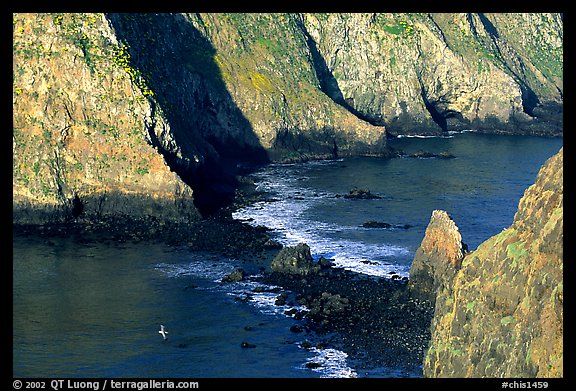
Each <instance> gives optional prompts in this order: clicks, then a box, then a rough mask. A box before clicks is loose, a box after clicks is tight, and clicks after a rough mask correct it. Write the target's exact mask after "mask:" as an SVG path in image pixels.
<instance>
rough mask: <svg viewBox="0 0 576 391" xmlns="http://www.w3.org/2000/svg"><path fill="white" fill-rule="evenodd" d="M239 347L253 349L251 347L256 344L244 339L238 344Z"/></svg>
mask: <svg viewBox="0 0 576 391" xmlns="http://www.w3.org/2000/svg"><path fill="white" fill-rule="evenodd" d="M240 347H241V348H243V349H253V348H255V347H256V345H254V344H252V343H249V342H246V341H243V342H242V343H241V344H240Z"/></svg>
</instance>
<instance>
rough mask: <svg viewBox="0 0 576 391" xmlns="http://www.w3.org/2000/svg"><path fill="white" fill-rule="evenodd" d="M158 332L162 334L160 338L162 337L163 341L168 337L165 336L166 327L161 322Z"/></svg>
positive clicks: (166, 332)
mask: <svg viewBox="0 0 576 391" xmlns="http://www.w3.org/2000/svg"><path fill="white" fill-rule="evenodd" d="M158 332H159V333H160V334H162V338H164V341H166V340H167V339H168V337H167V336H166V334H168V331H166V328H165V327H164V325H163V324H161V325H160V331H158Z"/></svg>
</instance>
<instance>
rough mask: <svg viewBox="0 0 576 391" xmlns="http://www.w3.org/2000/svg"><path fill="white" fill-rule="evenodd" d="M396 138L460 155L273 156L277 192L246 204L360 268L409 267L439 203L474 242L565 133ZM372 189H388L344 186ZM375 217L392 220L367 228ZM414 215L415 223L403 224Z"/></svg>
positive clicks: (501, 222) (262, 181) (506, 215)
mask: <svg viewBox="0 0 576 391" xmlns="http://www.w3.org/2000/svg"><path fill="white" fill-rule="evenodd" d="M389 144H390V145H391V146H392V147H394V148H396V149H399V150H403V151H404V152H406V153H408V154H413V153H415V152H417V151H422V150H424V151H427V152H432V153H435V154H440V153H441V152H447V153H449V154H452V155H454V156H455V158H453V159H439V158H408V157H404V158H395V159H380V158H352V159H341V160H336V161H323V162H309V163H303V164H292V165H272V166H269V167H267V168H265V169H264V170H262V171H261V172H259V173H257V174H255V175H254V178H255V181H256V182H257V183H258V186H259V188H260V189H261V190H264V191H266V192H269V194H270V196H271V197H272V198H273V199H275V200H277V201H276V202H260V203H257V204H255V205H253V206H251V207H249V208H246V209H244V210H242V211H240V212H238V213H237V214H236V215H235V216H236V217H237V218H245V219H251V220H250V223H251V224H255V225H258V224H262V225H265V226H268V227H272V228H274V229H275V231H276V233H277V237H278V240H280V241H281V242H283V243H284V244H295V243H297V242H306V243H308V244H309V245H310V246H311V248H312V251H313V253H314V255H316V257H320V256H325V257H328V258H333V259H335V260H336V264H338V265H340V266H343V267H346V268H348V269H350V270H355V271H358V272H363V273H367V274H373V275H380V276H386V275H388V273H389V272H391V271H395V272H397V273H398V274H400V275H408V271H409V269H410V265H411V262H412V259H413V257H414V253H415V252H416V249H417V248H418V246H419V244H420V242H421V241H422V238H423V236H424V232H425V230H426V226H427V225H428V222H429V221H430V216H431V214H432V211H433V210H434V209H443V210H446V211H447V212H448V213H449V214H450V216H451V217H452V218H453V219H454V221H455V222H456V225H457V226H458V227H459V229H460V232H461V234H462V238H463V241H464V242H465V243H466V244H467V245H468V247H469V249H470V250H473V249H475V248H476V247H477V246H478V245H479V244H480V243H482V242H483V241H484V240H486V239H488V238H489V237H491V236H493V235H495V234H497V233H499V232H500V231H502V229H504V228H506V227H508V226H509V225H510V224H511V223H512V220H513V218H514V214H515V212H516V209H517V207H518V201H519V200H520V198H521V197H522V195H523V193H524V190H525V189H526V188H527V187H528V186H530V185H531V184H532V183H534V180H535V178H536V175H537V173H538V170H539V168H540V167H541V165H542V164H543V163H544V162H545V161H546V160H547V159H548V158H549V157H551V156H552V155H554V154H555V153H556V152H558V150H559V149H560V148H561V146H562V139H550V138H538V137H517V136H494V135H482V134H476V133H472V132H464V133H457V134H453V135H451V136H449V137H443V138H439V137H432V138H416V137H413V138H408V137H406V138H400V139H394V140H391V141H390V142H389ZM353 188H363V189H368V190H370V192H371V193H372V194H374V195H377V196H379V197H381V198H380V199H371V200H356V199H347V198H344V197H343V195H346V194H348V193H349V191H350V190H351V189H353ZM367 221H377V222H383V223H387V224H391V225H392V227H391V228H386V229H384V228H363V227H362V224H363V223H365V222H367ZM406 225H408V226H409V228H407V229H405V228H400V227H402V226H406Z"/></svg>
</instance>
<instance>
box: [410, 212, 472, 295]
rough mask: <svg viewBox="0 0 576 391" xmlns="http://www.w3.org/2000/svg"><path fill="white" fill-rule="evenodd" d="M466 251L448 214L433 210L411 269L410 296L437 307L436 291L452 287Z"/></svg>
mask: <svg viewBox="0 0 576 391" xmlns="http://www.w3.org/2000/svg"><path fill="white" fill-rule="evenodd" d="M466 249H467V246H466V245H465V244H464V243H462V236H461V235H460V232H459V230H458V227H457V226H456V224H455V223H454V221H453V220H452V218H451V217H450V216H449V215H448V213H446V212H445V211H443V210H434V211H432V217H431V218H430V222H429V223H428V227H427V228H426V233H425V234H424V239H423V240H422V243H421V244H420V246H419V247H418V249H417V250H416V254H415V256H414V260H413V261H412V266H411V268H410V280H409V283H408V286H409V288H410V293H411V295H412V296H413V297H417V298H419V299H421V300H427V301H429V302H430V303H432V304H434V302H435V300H436V292H437V290H438V289H440V288H441V287H442V288H443V287H448V286H450V284H451V281H452V278H453V277H454V275H455V273H456V271H458V269H459V268H460V266H461V264H462V260H463V259H464V255H465V252H466Z"/></svg>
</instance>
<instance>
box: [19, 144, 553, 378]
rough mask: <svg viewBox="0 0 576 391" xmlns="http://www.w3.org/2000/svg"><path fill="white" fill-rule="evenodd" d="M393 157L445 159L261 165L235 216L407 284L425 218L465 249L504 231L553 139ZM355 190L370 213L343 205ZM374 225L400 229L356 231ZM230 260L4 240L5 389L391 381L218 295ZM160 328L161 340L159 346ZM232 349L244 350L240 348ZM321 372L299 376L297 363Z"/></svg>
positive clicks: (247, 300) (258, 304) (226, 288)
mask: <svg viewBox="0 0 576 391" xmlns="http://www.w3.org/2000/svg"><path fill="white" fill-rule="evenodd" d="M390 145H392V146H393V147H396V148H400V149H403V150H405V151H406V152H415V151H417V150H419V149H424V150H427V151H430V152H436V153H439V152H443V151H447V152H450V153H452V154H454V155H455V156H456V158H454V159H415V158H397V159H392V160H383V159H377V158H354V159H343V160H337V161H324V162H309V163H302V164H293V165H271V166H268V167H265V168H263V169H262V170H260V171H259V172H257V173H255V174H254V175H253V177H254V179H255V181H256V182H257V184H258V186H259V188H260V189H261V190H264V191H267V192H268V194H269V197H270V198H273V199H274V200H275V201H274V202H261V203H256V204H255V205H252V206H250V207H247V208H245V209H243V210H241V211H238V212H237V213H236V214H235V217H236V218H239V219H250V223H251V224H255V225H257V224H263V225H266V226H268V227H270V228H272V229H273V233H274V235H275V236H276V237H277V239H278V240H280V241H282V242H283V243H285V244H292V243H297V242H300V241H305V242H307V243H308V244H309V245H310V246H311V248H312V252H313V255H314V256H315V257H316V258H318V257H319V256H321V255H323V256H327V257H330V258H334V259H335V260H336V262H337V263H338V264H340V265H341V266H343V267H346V268H349V269H350V270H355V271H357V272H361V273H368V274H374V275H380V276H383V278H385V276H387V275H388V273H389V272H390V271H395V272H397V273H398V274H401V275H402V274H404V275H408V270H409V267H410V262H411V260H412V257H413V255H414V252H415V251H416V248H417V247H418V245H419V243H420V241H421V240H422V237H423V235H424V231H425V228H426V225H427V224H428V221H429V219H430V215H431V213H432V210H434V209H445V210H447V211H448V213H449V214H450V215H451V216H452V217H453V218H454V220H455V222H456V224H457V225H458V227H459V228H460V231H461V233H462V236H463V240H464V242H466V243H467V244H468V245H469V247H470V249H474V248H475V247H476V246H477V245H478V244H480V243H481V242H482V241H484V240H486V239H487V238H488V237H490V236H492V235H494V234H496V233H498V232H500V231H501V230H502V229H503V228H505V227H507V226H509V225H510V224H511V222H512V219H513V216H514V213H515V211H516V208H517V205H518V201H519V199H520V197H521V196H522V194H523V192H524V190H525V189H526V188H527V187H528V186H529V185H530V184H532V183H533V182H534V179H535V177H536V174H537V172H538V169H539V168H540V166H541V165H542V164H543V163H544V161H545V160H546V159H547V158H549V157H550V156H552V155H553V154H555V153H556V152H557V151H558V150H559V149H560V147H561V146H562V139H547V138H536V137H509V136H487V135H480V134H474V133H463V134H455V135H453V136H452V137H450V138H402V139H396V140H391V141H390ZM353 187H361V188H368V189H369V190H370V191H371V192H372V193H373V194H375V195H378V196H380V197H381V198H380V199H374V200H351V199H346V198H343V197H342V195H344V194H347V193H348V192H349V191H350V189H352V188H353ZM368 220H375V221H380V222H386V223H389V224H392V225H405V224H407V225H409V227H408V228H406V229H405V228H394V227H392V228H386V229H383V228H362V227H361V225H362V223H364V222H365V221H368ZM238 266H239V261H237V260H234V259H223V258H217V257H215V256H214V255H210V254H203V253H191V252H189V251H187V250H186V249H183V248H174V247H169V246H163V245H157V244H145V243H144V244H143V243H139V244H134V243H124V244H116V245H107V244H85V243H82V242H80V241H77V240H74V239H58V240H56V239H51V240H50V241H47V240H44V239H41V238H27V237H17V236H15V237H14V238H13V339H12V341H13V355H12V357H13V375H14V377H35V376H38V377H154V378H161V377H167V378H171V377H188V378H202V377H267V378H268V377H353V376H358V377H398V376H415V375H416V376H417V374H414V373H406V372H404V371H403V370H402V368H380V369H378V370H375V371H371V372H370V373H366V372H359V371H356V370H355V369H354V363H353V362H350V360H348V358H347V356H346V353H345V352H341V351H338V350H335V349H330V348H326V349H312V350H307V349H304V348H302V347H301V343H302V342H303V341H305V340H307V339H311V340H313V338H314V336H312V335H305V334H304V333H293V332H291V331H290V327H291V326H293V325H295V324H298V321H297V320H295V319H293V318H290V317H288V316H286V315H284V313H283V312H284V311H285V310H286V309H289V308H288V307H286V306H284V307H278V306H275V305H274V300H275V297H276V295H277V294H278V293H277V292H274V291H270V288H271V287H262V288H265V289H263V291H262V289H259V290H258V291H260V292H255V291H254V289H255V288H256V287H259V286H260V285H259V283H258V282H257V281H255V280H250V279H249V280H247V281H242V282H238V283H231V284H222V283H220V280H221V279H222V277H224V276H225V275H226V274H227V273H229V272H231V271H232V270H234V268H235V267H238ZM160 324H164V325H166V328H167V330H168V332H169V334H168V336H169V338H168V340H167V341H166V342H164V341H163V340H162V337H161V336H160V334H159V333H158V330H159V328H160ZM242 342H248V343H250V344H253V345H255V346H256V347H255V348H242V347H241V344H242ZM310 361H314V362H316V363H321V364H322V366H321V367H319V368H314V369H310V368H307V367H306V363H307V362H310Z"/></svg>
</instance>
